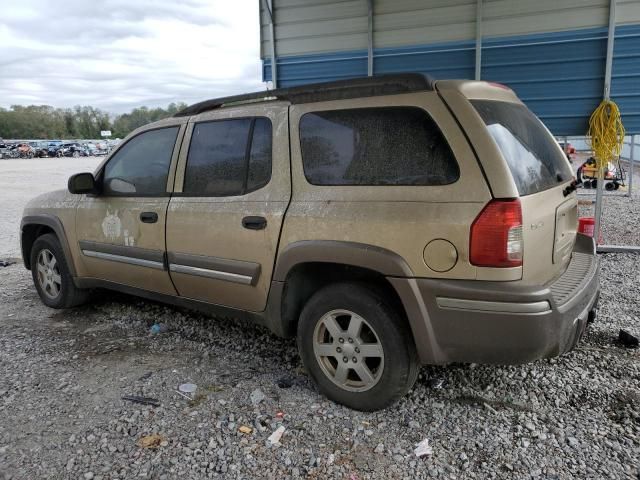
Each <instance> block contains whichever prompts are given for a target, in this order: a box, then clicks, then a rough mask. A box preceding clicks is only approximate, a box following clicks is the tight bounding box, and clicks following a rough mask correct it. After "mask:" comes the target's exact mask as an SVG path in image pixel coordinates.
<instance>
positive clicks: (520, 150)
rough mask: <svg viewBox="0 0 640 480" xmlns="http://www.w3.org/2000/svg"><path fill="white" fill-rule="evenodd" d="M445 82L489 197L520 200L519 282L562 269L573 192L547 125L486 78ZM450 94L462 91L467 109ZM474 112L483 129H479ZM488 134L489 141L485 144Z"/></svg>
mask: <svg viewBox="0 0 640 480" xmlns="http://www.w3.org/2000/svg"><path fill="white" fill-rule="evenodd" d="M445 86H446V87H450V86H454V87H456V88H455V89H456V90H458V92H447V93H448V95H444V96H443V98H444V99H445V101H446V102H447V103H448V104H450V103H453V104H455V105H454V108H453V110H454V111H455V113H456V115H457V117H458V119H459V120H460V123H462V124H463V127H464V128H465V130H466V131H467V133H468V134H469V137H470V140H471V142H472V143H474V144H478V145H476V146H477V147H478V148H477V152H478V156H479V159H480V162H481V164H482V166H483V170H484V171H485V174H486V176H487V179H488V181H489V184H490V186H491V189H492V191H493V194H494V197H496V198H509V197H511V198H519V199H520V203H521V206H522V224H523V228H522V230H523V246H524V255H523V262H522V268H523V270H522V280H523V282H524V283H528V284H538V285H541V284H545V283H547V282H549V281H550V280H552V279H553V278H555V277H557V276H559V275H560V274H561V273H562V272H564V271H565V269H566V267H567V265H568V263H569V261H570V259H571V252H572V250H573V246H574V243H575V239H576V229H577V223H578V218H577V217H578V206H577V196H576V193H575V192H574V191H573V189H571V188H568V189H567V187H570V185H571V184H572V182H573V181H574V177H573V172H572V168H571V165H570V163H569V162H568V160H567V158H566V156H565V155H564V153H563V151H562V149H561V148H560V146H559V145H558V143H557V142H556V140H555V139H554V137H553V136H552V135H551V133H550V132H549V131H548V130H547V128H546V127H545V126H544V125H543V124H542V122H541V121H540V120H539V119H538V118H537V117H536V116H535V115H534V114H533V113H532V112H531V111H530V110H529V109H528V108H527V107H526V106H525V105H524V104H522V103H521V102H520V101H519V100H518V98H517V97H516V96H515V94H514V93H513V92H512V91H511V90H510V89H508V88H507V87H504V86H502V85H497V84H490V83H487V82H460V83H457V82H456V83H454V82H451V83H449V82H447V84H446V85H445ZM441 93H443V92H441ZM453 93H457V95H455V96H459V95H460V93H462V94H463V95H465V97H466V98H467V99H468V101H469V103H470V104H471V106H472V108H469V103H467V106H466V108H465V107H463V106H462V102H460V101H459V100H458V101H456V99H455V98H454V96H452V94H453ZM450 99H451V100H453V101H452V102H450V101H449V100H450ZM465 103H466V102H465ZM450 106H451V105H450ZM462 109H464V111H459V110H462ZM461 115H464V116H465V117H466V118H461ZM478 116H479V117H480V119H481V121H482V123H484V126H485V127H486V128H478V126H479V125H478V123H477V122H478ZM472 117H475V118H472ZM487 133H488V134H489V135H488V136H489V137H490V139H491V140H492V142H491V141H489V142H487V138H486V137H487V135H486V134H487ZM480 137H484V138H483V139H481V140H480ZM490 143H491V145H489V144H490ZM483 145H485V146H487V148H483ZM496 147H497V149H496ZM500 156H501V157H502V159H504V161H503V160H502V159H500V158H499V157H500ZM504 163H506V165H507V167H508V168H506V169H505V168H504ZM504 184H507V185H506V187H505V185H504Z"/></svg>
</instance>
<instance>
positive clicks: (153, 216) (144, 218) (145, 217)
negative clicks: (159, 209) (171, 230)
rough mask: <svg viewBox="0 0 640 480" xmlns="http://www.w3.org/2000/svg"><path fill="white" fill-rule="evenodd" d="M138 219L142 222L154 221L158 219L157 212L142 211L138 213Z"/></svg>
mask: <svg viewBox="0 0 640 480" xmlns="http://www.w3.org/2000/svg"><path fill="white" fill-rule="evenodd" d="M140 221H141V222H144V223H156V222H157V221H158V214H157V213H156V212H142V213H141V214H140Z"/></svg>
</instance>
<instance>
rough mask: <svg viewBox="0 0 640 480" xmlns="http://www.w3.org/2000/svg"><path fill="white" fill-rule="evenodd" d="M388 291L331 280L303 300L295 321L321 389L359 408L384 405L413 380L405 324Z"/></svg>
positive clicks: (409, 338) (413, 357)
mask: <svg viewBox="0 0 640 480" xmlns="http://www.w3.org/2000/svg"><path fill="white" fill-rule="evenodd" d="M387 298H388V296H387V295H385V294H384V292H382V291H380V290H378V289H377V288H375V287H370V286H368V285H365V284H357V283H341V284H334V285H329V286H327V287H325V288H323V289H321V290H320V291H318V292H317V293H316V294H315V295H313V297H311V299H310V300H309V301H308V302H307V304H306V305H305V307H304V309H303V311H302V314H301V316H300V324H299V326H298V348H299V350H300V355H301V357H302V360H303V362H304V364H305V366H306V368H307V370H308V371H309V374H310V375H311V377H312V378H313V379H314V380H315V382H316V384H317V385H318V388H319V389H320V391H321V392H322V393H323V394H324V395H326V396H327V397H329V398H330V399H332V400H334V401H336V402H338V403H342V404H344V405H346V406H348V407H351V408H355V409H358V410H365V411H372V410H378V409H381V408H384V407H386V406H388V405H390V404H391V403H393V402H395V401H396V400H397V399H399V398H400V397H401V396H403V395H404V394H405V393H406V392H407V391H408V390H409V389H410V388H411V387H412V386H413V384H414V383H415V380H416V377H417V375H418V359H417V354H416V350H415V346H414V343H413V338H412V336H411V333H410V331H409V328H408V326H407V324H406V322H405V321H404V319H403V318H402V316H401V315H400V314H399V313H398V311H397V310H396V308H395V307H394V306H393V305H392V304H391V302H389V301H388V300H387Z"/></svg>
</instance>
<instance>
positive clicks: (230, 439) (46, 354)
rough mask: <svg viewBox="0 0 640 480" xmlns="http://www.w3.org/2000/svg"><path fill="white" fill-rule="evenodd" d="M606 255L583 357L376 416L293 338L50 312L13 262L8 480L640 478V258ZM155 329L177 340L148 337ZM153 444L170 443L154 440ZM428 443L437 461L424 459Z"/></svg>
mask: <svg viewBox="0 0 640 480" xmlns="http://www.w3.org/2000/svg"><path fill="white" fill-rule="evenodd" d="M639 178H640V177H639ZM638 184H639V185H640V182H638ZM1 200H2V198H0V201H1ZM617 201H618V200H616V202H617ZM619 201H620V202H621V203H620V205H621V206H623V207H624V208H621V209H620V210H619V211H616V212H617V214H616V215H614V216H612V219H611V221H612V222H614V221H615V222H617V223H616V224H615V225H613V224H612V226H611V227H610V228H611V230H610V231H611V232H612V233H610V234H609V233H606V232H605V233H606V235H617V234H618V233H619V234H620V235H622V236H620V237H615V236H612V237H611V238H610V239H609V238H608V239H607V241H608V243H615V242H618V243H622V242H623V241H627V240H628V241H629V242H631V241H634V242H635V244H640V242H639V241H638V239H637V235H638V231H640V225H638V221H639V220H638V219H639V218H640V211H639V210H638V204H637V202H638V199H634V202H631V200H630V199H628V198H621V199H620V200H619ZM627 203H628V204H629V205H627ZM607 204H609V205H611V204H613V202H612V201H611V198H607ZM627 207H628V208H627ZM606 208H607V207H606ZM633 217H635V218H633ZM633 222H635V223H633ZM605 225H606V224H605ZM627 225H630V226H631V227H629V228H630V229H631V232H630V233H625V232H626V230H625V229H626V228H627ZM13 227H14V226H11V229H13ZM605 228H607V227H605ZM616 232H617V233H616ZM634 239H635V240H634ZM600 258H601V260H602V276H601V280H602V293H601V297H600V305H599V306H600V309H599V316H598V319H597V320H596V322H595V323H593V324H591V325H590V326H589V328H588V329H587V332H586V334H585V337H584V338H583V339H582V341H581V342H580V344H579V346H578V348H577V349H576V350H575V351H573V352H571V353H569V354H567V355H564V356H562V357H559V358H554V359H548V360H540V361H537V362H534V363H531V364H527V365H517V366H483V365H468V364H455V365H449V366H429V367H424V368H422V369H421V373H420V376H419V378H418V381H417V383H416V385H415V387H414V388H413V390H412V391H411V392H410V393H409V394H408V395H407V396H405V397H404V398H403V399H401V400H400V401H399V402H398V403H397V404H395V405H393V406H392V407H390V408H388V409H386V410H383V411H380V412H374V413H362V412H357V411H353V410H350V409H348V408H345V407H342V406H340V405H337V404H335V403H332V402H330V401H328V400H327V399H325V398H324V397H322V396H321V395H320V394H319V393H318V392H317V390H316V388H315V387H314V385H313V383H312V382H311V380H310V379H309V377H308V376H307V375H306V373H305V371H304V369H303V368H302V366H301V364H300V360H299V357H298V354H297V351H296V345H295V341H294V340H283V339H279V338H277V337H275V336H273V335H272V334H270V333H269V332H268V331H267V330H265V329H263V328H261V327H258V326H253V325H250V324H247V323H245V322H242V321H238V320H232V319H228V318H215V319H214V318H211V317H208V316H205V315H201V314H199V313H194V312H192V311H187V310H182V309H178V308H173V307H169V306H165V305H161V304H157V303H154V302H148V301H143V300H140V299H137V298H134V297H129V296H125V295H120V294H116V293H111V292H98V293H96V294H95V295H94V299H93V301H92V302H91V303H90V304H89V305H86V306H83V307H79V308H76V309H72V310H67V311H55V310H51V309H48V308H47V307H45V306H44V305H42V303H41V302H40V300H39V299H38V297H37V294H36V292H35V289H34V287H33V285H32V283H31V278H30V274H29V272H28V271H26V270H25V269H24V268H23V267H22V265H20V264H16V265H10V266H8V267H4V268H2V269H0V285H1V286H2V288H1V289H0V365H1V366H2V374H1V375H0V479H2V480H9V479H12V480H14V479H35V478H87V479H90V478H91V479H95V480H106V479H125V478H126V479H130V478H149V479H163V480H164V479H178V478H179V479H205V478H225V479H227V478H229V479H246V478H269V479H271V478H277V479H289V478H291V479H296V478H306V477H310V478H340V479H351V478H357V479H361V480H363V479H404V478H408V479H412V478H436V479H450V478H470V479H473V478H477V479H484V478H545V479H574V478H598V479H599V478H628V479H637V478H638V476H639V475H640V350H638V349H627V348H623V347H622V346H621V345H620V344H619V343H618V340H617V339H618V332H619V331H620V330H621V329H623V330H625V331H627V332H629V333H630V334H632V335H635V336H636V337H637V336H640V317H639V308H638V307H639V305H640V289H638V284H639V283H638V280H639V279H640V278H639V273H638V272H640V255H632V254H619V253H616V254H604V255H601V256H600ZM154 324H165V325H167V330H166V331H165V332H164V333H159V334H157V335H153V336H150V335H149V329H150V327H151V326H152V325H154ZM282 379H287V382H286V385H287V387H286V388H284V387H280V386H279V383H280V381H281V380H282ZM186 381H189V382H193V383H195V384H197V385H198V389H197V391H196V393H195V394H194V395H193V398H192V399H187V398H184V397H182V396H180V395H179V393H178V391H177V387H178V385H180V384H182V383H184V382H186ZM289 385H290V386H289ZM255 392H260V393H262V398H261V400H260V401H257V402H254V401H253V398H257V397H260V395H257V397H256V396H254V393H255ZM124 395H139V396H142V397H151V398H154V399H158V401H159V402H160V406H158V407H156V406H151V405H141V404H137V403H132V402H128V401H125V400H123V399H122V397H123V396H124ZM243 426H246V427H249V428H250V429H251V432H250V433H243V432H247V431H248V430H247V429H244V428H243V429H242V431H241V430H240V428H241V427H243ZM282 428H284V434H283V435H282V436H281V438H280V439H279V442H277V443H275V444H274V445H270V442H268V438H269V437H270V436H271V435H273V434H274V432H276V431H278V430H279V429H282ZM152 435H157V436H158V437H154V438H162V441H161V442H160V443H159V445H157V446H156V444H155V443H154V447H155V448H143V447H141V446H139V442H140V441H141V439H142V438H146V437H149V436H152ZM425 439H428V445H429V446H430V447H431V448H432V450H433V453H432V454H431V455H426V456H423V457H421V458H417V457H416V456H415V454H414V449H415V447H416V445H418V444H419V443H420V442H422V441H423V440H425Z"/></svg>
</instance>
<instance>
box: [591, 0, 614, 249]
mask: <svg viewBox="0 0 640 480" xmlns="http://www.w3.org/2000/svg"><path fill="white" fill-rule="evenodd" d="M615 32H616V0H609V33H608V36H607V58H606V63H605V70H604V99H605V100H609V97H610V95H611V67H612V66H613V40H614V37H615ZM597 160H598V175H597V179H598V180H597V185H596V207H595V212H594V217H595V225H594V229H593V235H594V238H595V241H596V244H598V243H600V227H601V221H602V193H603V192H604V168H605V166H606V165H607V162H608V160H609V159H608V158H598V159H597Z"/></svg>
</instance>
